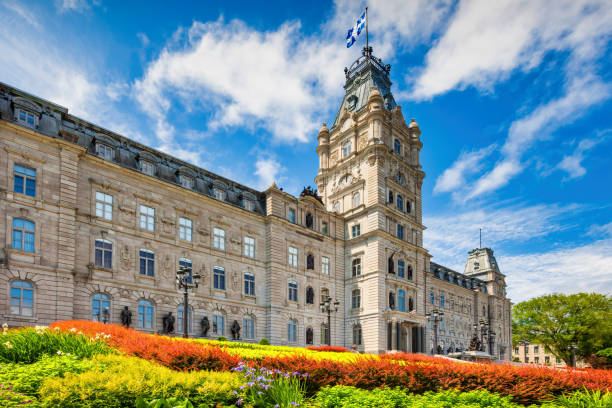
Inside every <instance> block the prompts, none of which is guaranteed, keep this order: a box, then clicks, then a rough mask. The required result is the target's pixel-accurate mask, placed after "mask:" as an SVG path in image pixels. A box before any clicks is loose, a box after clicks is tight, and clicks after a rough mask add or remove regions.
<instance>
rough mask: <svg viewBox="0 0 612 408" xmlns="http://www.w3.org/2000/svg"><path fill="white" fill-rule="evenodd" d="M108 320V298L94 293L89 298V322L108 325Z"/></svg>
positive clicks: (102, 294)
mask: <svg viewBox="0 0 612 408" xmlns="http://www.w3.org/2000/svg"><path fill="white" fill-rule="evenodd" d="M109 319H110V297H108V295H105V294H104V293H96V294H94V295H93V296H92V298H91V320H93V321H94V322H103V323H108V321H109Z"/></svg>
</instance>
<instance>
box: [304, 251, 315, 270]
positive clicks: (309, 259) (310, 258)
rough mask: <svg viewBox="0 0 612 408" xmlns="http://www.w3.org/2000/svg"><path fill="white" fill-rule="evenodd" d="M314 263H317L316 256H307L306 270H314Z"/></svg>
mask: <svg viewBox="0 0 612 408" xmlns="http://www.w3.org/2000/svg"><path fill="white" fill-rule="evenodd" d="M314 263H315V259H314V255H313V254H308V255H306V269H310V270H314Z"/></svg>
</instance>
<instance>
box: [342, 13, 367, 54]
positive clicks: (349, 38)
mask: <svg viewBox="0 0 612 408" xmlns="http://www.w3.org/2000/svg"><path fill="white" fill-rule="evenodd" d="M365 26H366V12H365V11H364V12H363V14H362V15H361V17H359V20H357V22H356V23H355V25H354V26H353V27H352V28H351V29H350V30H348V34H347V35H346V48H349V47H350V46H351V45H353V43H354V42H355V41H357V36H358V35H359V34H361V32H362V31H363V29H364V28H365Z"/></svg>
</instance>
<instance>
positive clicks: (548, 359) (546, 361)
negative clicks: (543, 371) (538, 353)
mask: <svg viewBox="0 0 612 408" xmlns="http://www.w3.org/2000/svg"><path fill="white" fill-rule="evenodd" d="M544 362H545V363H546V364H550V357H548V356H546V357H544Z"/></svg>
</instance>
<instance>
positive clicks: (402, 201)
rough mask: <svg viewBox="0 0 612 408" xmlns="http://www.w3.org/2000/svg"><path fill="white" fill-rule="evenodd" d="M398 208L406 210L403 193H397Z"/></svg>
mask: <svg viewBox="0 0 612 408" xmlns="http://www.w3.org/2000/svg"><path fill="white" fill-rule="evenodd" d="M396 205H397V209H398V210H400V211H403V210H404V199H403V198H402V196H401V195H399V194H398V195H397V204H396Z"/></svg>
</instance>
